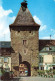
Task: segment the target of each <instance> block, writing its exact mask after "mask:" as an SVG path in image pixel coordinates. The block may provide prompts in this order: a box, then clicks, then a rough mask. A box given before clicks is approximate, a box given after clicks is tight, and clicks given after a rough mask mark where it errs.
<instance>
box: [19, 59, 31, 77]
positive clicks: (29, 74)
mask: <svg viewBox="0 0 55 81" xmlns="http://www.w3.org/2000/svg"><path fill="white" fill-rule="evenodd" d="M22 65H23V66H24V67H22ZM20 66H21V67H22V68H21V67H20V68H21V70H20V71H22V69H25V67H26V68H27V69H26V70H27V71H28V74H27V76H31V67H30V64H29V63H28V62H27V61H23V62H22V63H21V64H20Z"/></svg>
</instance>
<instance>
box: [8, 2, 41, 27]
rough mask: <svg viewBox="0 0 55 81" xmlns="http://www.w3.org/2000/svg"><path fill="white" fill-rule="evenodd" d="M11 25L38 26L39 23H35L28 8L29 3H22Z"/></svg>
mask: <svg viewBox="0 0 55 81" xmlns="http://www.w3.org/2000/svg"><path fill="white" fill-rule="evenodd" d="M10 26H38V27H40V25H39V24H37V23H35V21H34V19H33V17H32V15H31V13H30V11H29V10H28V8H27V3H25V2H23V3H21V8H20V10H19V12H18V15H17V17H16V19H15V21H14V23H13V24H11V25H10Z"/></svg>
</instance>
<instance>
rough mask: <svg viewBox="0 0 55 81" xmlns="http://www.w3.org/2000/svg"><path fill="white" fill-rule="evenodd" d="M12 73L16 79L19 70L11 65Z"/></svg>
mask: <svg viewBox="0 0 55 81" xmlns="http://www.w3.org/2000/svg"><path fill="white" fill-rule="evenodd" d="M12 72H13V77H18V76H19V68H18V66H16V65H14V64H13V65H12Z"/></svg>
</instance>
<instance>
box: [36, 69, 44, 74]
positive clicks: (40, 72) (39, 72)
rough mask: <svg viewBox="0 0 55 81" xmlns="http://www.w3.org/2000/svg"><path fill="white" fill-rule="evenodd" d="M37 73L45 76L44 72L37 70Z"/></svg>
mask: <svg viewBox="0 0 55 81" xmlns="http://www.w3.org/2000/svg"><path fill="white" fill-rule="evenodd" d="M37 72H38V74H39V75H42V74H43V75H44V74H45V71H43V70H38V71H37Z"/></svg>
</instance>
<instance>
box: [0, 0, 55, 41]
mask: <svg viewBox="0 0 55 81" xmlns="http://www.w3.org/2000/svg"><path fill="white" fill-rule="evenodd" d="M21 2H23V0H0V41H10V40H11V39H10V30H9V25H10V24H12V23H13V22H14V20H15V18H16V16H17V14H18V11H19V9H20V7H21ZM27 3H28V9H29V11H30V12H31V14H32V16H33V18H34V20H35V22H36V23H38V24H40V25H41V26H40V29H39V39H50V35H51V39H55V0H27Z"/></svg>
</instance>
